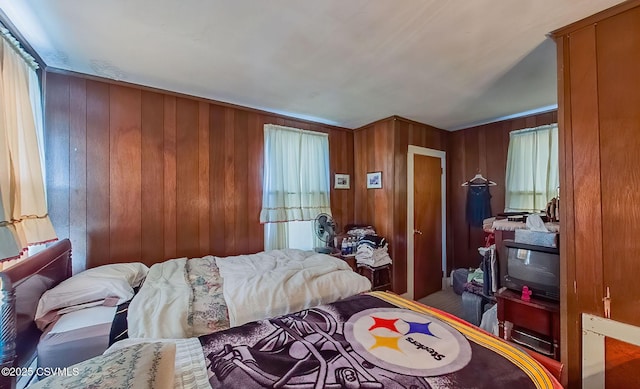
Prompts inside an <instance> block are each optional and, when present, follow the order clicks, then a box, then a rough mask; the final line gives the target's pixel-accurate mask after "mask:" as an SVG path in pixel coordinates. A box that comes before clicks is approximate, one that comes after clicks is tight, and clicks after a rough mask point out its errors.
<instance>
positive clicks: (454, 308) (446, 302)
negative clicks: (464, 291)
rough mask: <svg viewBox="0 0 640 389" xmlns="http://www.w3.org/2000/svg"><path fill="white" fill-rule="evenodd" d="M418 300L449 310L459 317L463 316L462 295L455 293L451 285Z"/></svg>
mask: <svg viewBox="0 0 640 389" xmlns="http://www.w3.org/2000/svg"><path fill="white" fill-rule="evenodd" d="M418 301H419V302H421V303H422V304H425V305H429V306H431V307H434V308H438V309H441V310H443V311H445V312H449V313H450V314H452V315H455V316H457V317H462V297H461V296H460V295H457V294H455V292H454V291H453V288H451V287H448V288H446V289H445V290H441V291H439V292H436V293H434V294H430V295H428V296H427V297H424V298H422V299H420V300H418Z"/></svg>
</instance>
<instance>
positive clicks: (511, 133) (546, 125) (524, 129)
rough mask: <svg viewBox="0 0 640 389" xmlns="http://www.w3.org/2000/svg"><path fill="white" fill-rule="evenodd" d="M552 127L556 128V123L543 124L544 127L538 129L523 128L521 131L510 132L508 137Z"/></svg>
mask: <svg viewBox="0 0 640 389" xmlns="http://www.w3.org/2000/svg"><path fill="white" fill-rule="evenodd" d="M553 127H558V123H553V124H545V125H544V126H538V127H532V128H523V129H522V130H515V131H511V132H510V133H509V136H511V135H518V134H523V133H525V132H534V131H540V130H546V129H549V128H553Z"/></svg>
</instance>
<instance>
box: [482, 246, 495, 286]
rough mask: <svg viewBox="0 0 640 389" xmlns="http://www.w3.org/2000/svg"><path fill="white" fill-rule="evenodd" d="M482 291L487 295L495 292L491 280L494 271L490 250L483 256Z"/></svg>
mask: <svg viewBox="0 0 640 389" xmlns="http://www.w3.org/2000/svg"><path fill="white" fill-rule="evenodd" d="M481 268H482V275H483V279H482V293H483V294H484V295H485V296H491V295H493V293H492V292H491V282H492V272H491V254H490V253H489V251H487V253H486V254H485V255H484V257H482V265H481Z"/></svg>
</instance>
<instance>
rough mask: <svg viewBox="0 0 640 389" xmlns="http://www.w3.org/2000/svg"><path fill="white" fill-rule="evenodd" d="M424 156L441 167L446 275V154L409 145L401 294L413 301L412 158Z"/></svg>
mask: <svg viewBox="0 0 640 389" xmlns="http://www.w3.org/2000/svg"><path fill="white" fill-rule="evenodd" d="M416 154H417V155H424V156H427V157H435V158H440V167H442V176H441V177H440V181H441V185H442V194H441V196H442V203H441V207H442V210H441V212H442V274H443V277H446V274H447V153H446V152H445V151H442V150H435V149H429V148H426V147H419V146H414V145H409V147H408V150H407V292H406V293H405V294H403V296H406V297H408V298H410V299H412V300H413V290H414V284H413V273H414V268H415V264H414V260H415V259H414V257H413V254H414V234H413V227H414V224H413V223H414V218H413V200H414V199H413V189H414V188H413V173H414V166H413V157H414V156H415V155H416Z"/></svg>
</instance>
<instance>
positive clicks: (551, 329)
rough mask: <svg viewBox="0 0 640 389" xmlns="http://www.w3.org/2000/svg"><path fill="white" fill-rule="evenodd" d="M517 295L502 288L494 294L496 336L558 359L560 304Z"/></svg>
mask: <svg viewBox="0 0 640 389" xmlns="http://www.w3.org/2000/svg"><path fill="white" fill-rule="evenodd" d="M520 296H521V294H520V293H516V292H514V291H512V290H509V289H506V288H502V289H500V290H499V291H498V293H496V294H495V298H496V300H497V301H498V329H499V332H500V337H501V338H503V339H505V340H507V341H511V342H514V343H518V344H520V345H523V346H525V347H527V348H530V349H532V350H534V351H537V352H539V353H542V354H545V355H547V356H550V357H552V358H554V359H556V360H560V304H559V303H558V302H556V301H551V300H546V299H539V298H535V297H531V300H530V301H523V300H522V299H521V298H520Z"/></svg>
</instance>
